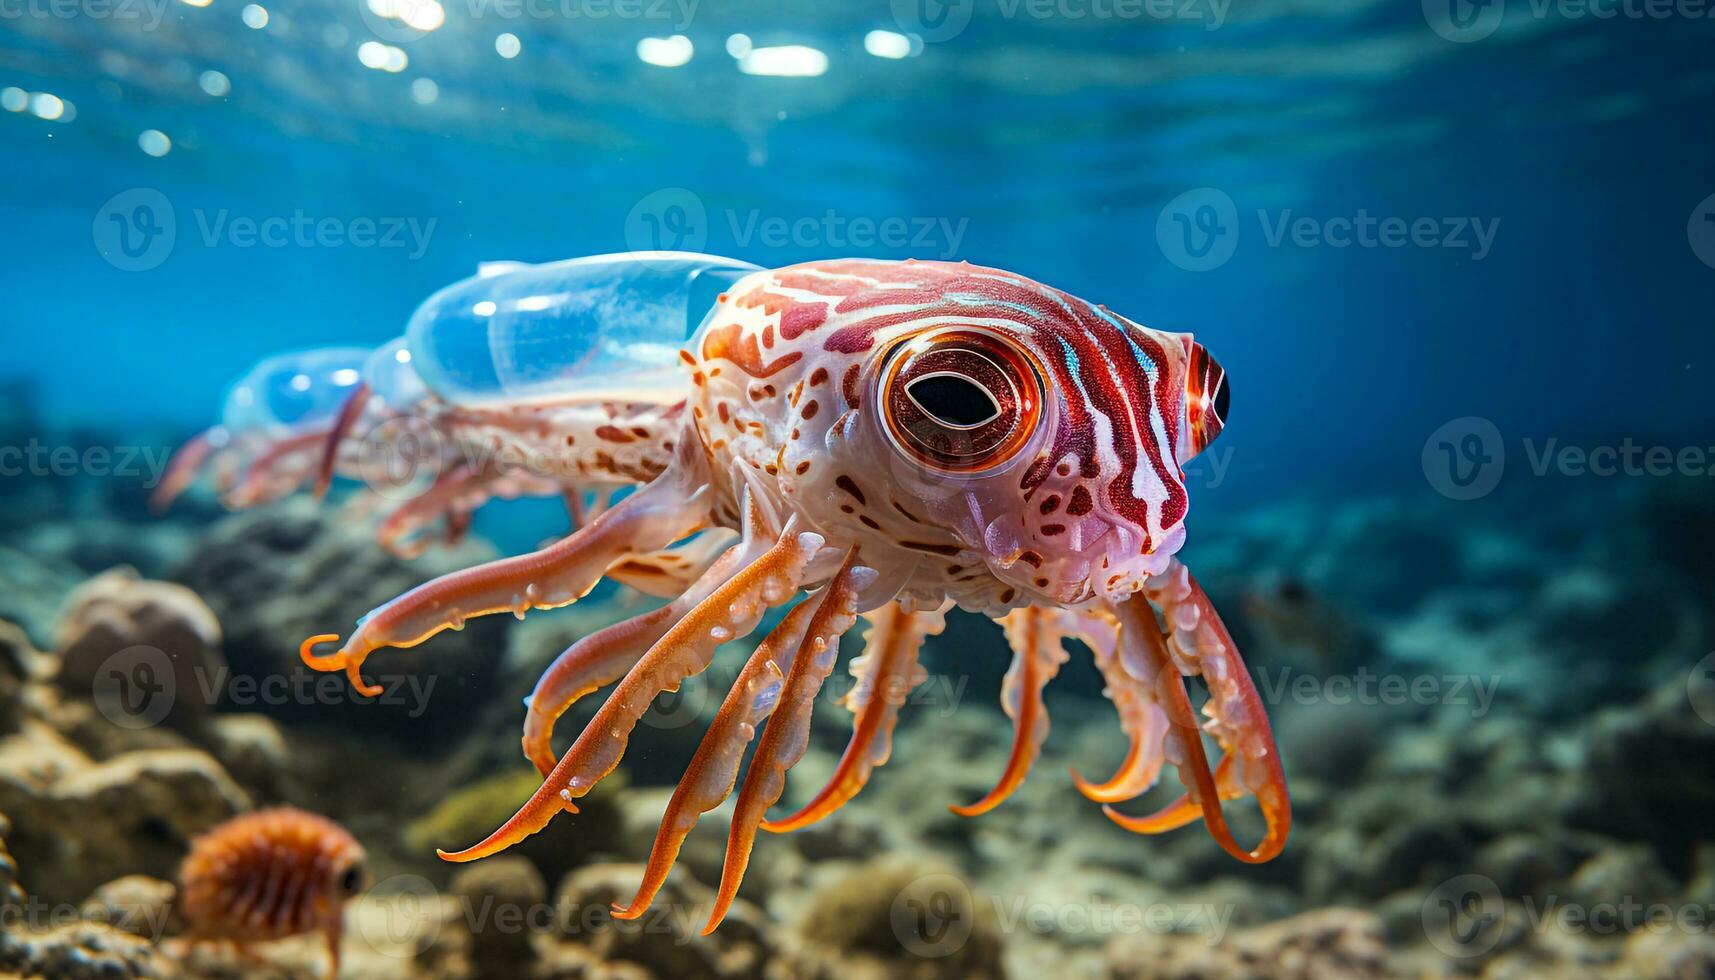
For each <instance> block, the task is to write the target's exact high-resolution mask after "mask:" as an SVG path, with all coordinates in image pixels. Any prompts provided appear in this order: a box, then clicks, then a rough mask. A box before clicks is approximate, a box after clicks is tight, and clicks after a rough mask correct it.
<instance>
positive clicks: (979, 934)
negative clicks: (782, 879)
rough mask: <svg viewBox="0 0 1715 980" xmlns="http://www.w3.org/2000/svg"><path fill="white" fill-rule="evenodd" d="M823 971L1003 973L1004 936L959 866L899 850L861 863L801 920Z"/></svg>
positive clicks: (927, 978) (917, 976)
mask: <svg viewBox="0 0 1715 980" xmlns="http://www.w3.org/2000/svg"><path fill="white" fill-rule="evenodd" d="M798 932H799V934H800V935H802V936H803V938H804V940H805V943H806V946H807V950H806V952H805V954H804V955H805V958H806V959H807V960H808V961H809V962H811V963H814V964H816V969H815V971H814V974H815V975H818V976H829V977H832V976H858V977H909V978H914V980H931V978H941V977H948V978H951V977H999V976H1003V975H1004V974H1005V971H1004V969H1003V967H1002V964H1001V955H1002V953H1001V934H1000V932H999V929H998V928H997V926H996V924H995V922H994V921H993V919H992V917H991V915H990V914H989V910H988V909H987V908H986V907H985V906H984V905H982V904H981V903H980V902H978V901H977V899H976V898H975V896H974V895H973V894H972V891H971V888H970V886H969V885H968V884H967V883H966V882H965V881H964V880H963V879H962V878H960V877H959V876H958V875H957V874H955V873H953V872H952V871H951V870H944V869H940V868H938V867H936V866H935V865H934V864H933V863H932V862H926V861H921V860H913V859H911V858H909V857H906V856H903V855H894V856H890V857H887V858H881V859H877V860H875V861H872V862H870V863H868V864H864V865H860V866H858V867H856V868H854V869H852V870H851V871H849V872H848V873H846V874H844V875H842V876H841V877H839V878H837V879H835V880H833V881H830V882H828V883H827V884H826V885H824V886H823V887H821V888H820V889H818V890H817V891H816V892H815V893H814V894H813V895H812V896H811V898H810V902H809V905H808V907H807V908H806V909H805V910H804V914H803V917H802V919H801V920H800V921H799V924H798Z"/></svg>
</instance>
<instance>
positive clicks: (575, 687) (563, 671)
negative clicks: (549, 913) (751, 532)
mask: <svg viewBox="0 0 1715 980" xmlns="http://www.w3.org/2000/svg"><path fill="white" fill-rule="evenodd" d="M703 537H708V538H711V539H712V540H713V541H715V542H717V543H718V542H721V541H723V540H727V539H726V537H725V536H724V535H712V534H709V533H708V532H704V535H703ZM698 540H701V538H699V539H698ZM767 543H768V542H767V541H766V539H763V538H760V537H756V536H753V537H751V538H749V539H746V540H744V541H741V542H740V543H739V544H735V545H733V546H732V547H730V548H728V549H727V550H726V551H725V552H724V553H723V554H722V555H721V556H720V557H719V558H717V559H716V560H715V561H714V562H713V563H711V564H710V566H709V567H708V568H707V569H706V570H705V571H704V573H703V575H702V577H701V578H699V579H698V580H697V581H695V582H693V583H691V585H690V586H689V588H688V589H687V590H686V591H685V593H684V594H683V595H681V596H680V597H679V598H678V599H675V600H674V601H673V602H671V603H668V604H667V605H665V606H662V607H661V608H659V609H653V610H650V611H649V612H646V613H643V614H642V615H640V616H633V617H632V618H630V619H627V620H624V621H623V622H620V623H616V624H614V625H612V626H609V627H607V628H606V629H602V630H597V631H596V632H594V633H591V634H590V635H588V636H586V637H584V638H582V639H580V640H578V641H577V642H576V643H573V644H572V645H571V646H569V647H567V648H566V650H565V652H564V653H561V654H560V655H559V656H558V657H557V658H555V660H554V662H553V663H552V664H551V665H549V667H548V669H547V670H546V671H543V673H542V676H541V678H540V679H539V680H537V682H536V689H535V690H534V691H532V692H531V693H530V697H529V700H528V701H527V707H528V708H529V711H528V712H527V713H526V715H525V718H524V754H525V756H527V757H528V758H529V759H530V761H531V762H533V763H535V764H536V769H537V771H538V772H540V773H541V774H542V775H543V776H547V775H548V774H549V773H550V772H552V771H553V770H554V764H555V760H554V754H553V748H552V744H551V743H552V739H553V736H554V723H555V722H556V721H558V720H559V718H560V716H561V715H563V714H565V713H566V711H567V710H568V709H570V708H571V706H572V705H573V704H575V703H576V702H577V701H578V699H580V698H582V697H584V696H585V695H587V694H590V693H592V692H594V691H596V690H599V689H600V688H603V687H606V686H607V685H609V684H611V683H613V682H614V681H616V680H619V679H620V678H621V677H623V676H625V673H626V672H627V671H629V670H630V669H631V668H632V666H633V665H635V664H636V663H637V661H638V660H639V659H640V658H641V657H642V656H643V655H644V654H645V653H648V652H649V648H650V647H652V646H654V645H655V643H656V642H657V641H659V640H660V639H661V637H662V636H663V635H664V634H665V633H666V632H667V631H668V630H669V629H671V628H672V627H673V625H674V624H675V623H677V622H679V621H680V620H682V619H684V618H685V616H686V615H687V614H689V613H690V612H691V610H693V609H695V608H696V607H697V605H698V603H701V602H702V601H703V600H704V599H706V598H708V596H709V594H710V593H712V592H713V591H714V590H715V589H716V588H718V587H719V586H720V585H721V583H723V582H725V581H727V580H728V579H730V578H732V577H733V575H734V574H735V573H736V572H737V571H738V570H739V569H741V568H744V567H747V566H749V565H750V564H752V563H754V562H755V561H757V560H758V559H759V558H761V557H762V556H763V554H764V553H765V546H766V545H767ZM629 560H630V559H622V562H621V563H622V564H623V563H625V562H626V561H629ZM608 575H609V577H613V569H611V568H610V569H608Z"/></svg>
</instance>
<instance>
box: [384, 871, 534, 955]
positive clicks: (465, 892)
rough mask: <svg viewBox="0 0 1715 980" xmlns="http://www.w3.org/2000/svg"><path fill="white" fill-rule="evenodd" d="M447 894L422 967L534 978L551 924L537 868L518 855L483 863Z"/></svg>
mask: <svg viewBox="0 0 1715 980" xmlns="http://www.w3.org/2000/svg"><path fill="white" fill-rule="evenodd" d="M447 892H448V897H449V898H450V899H451V901H450V902H448V903H444V904H445V906H446V907H445V910H444V912H445V919H444V921H443V922H442V926H441V928H440V929H439V930H438V932H437V934H436V936H435V939H434V942H433V943H432V944H429V945H427V946H426V947H425V948H424V949H423V950H422V951H421V952H420V953H419V955H418V957H417V959H418V962H419V964H421V965H423V966H426V967H428V968H429V970H430V972H432V973H436V974H442V975H458V976H465V975H471V974H473V973H475V974H480V975H484V976H504V977H524V976H529V975H530V973H531V971H532V970H533V969H534V967H535V964H536V961H537V952H536V939H535V937H536V936H537V935H540V934H543V933H544V932H545V931H546V930H545V925H546V923H547V922H548V921H551V919H549V918H548V917H547V915H546V914H545V913H546V912H547V910H548V909H549V906H548V904H547V900H548V884H547V882H546V881H544V880H543V879H542V876H541V874H539V873H538V872H537V871H536V868H535V866H534V865H532V864H531V863H530V862H529V861H526V860H525V859H523V858H520V857H512V856H501V857H496V858H493V859H492V860H488V861H482V862H479V863H477V864H473V865H469V866H466V867H464V868H461V869H460V870H459V871H458V872H457V873H456V874H454V875H453V878H452V881H451V882H450V883H449V884H448V886H447Z"/></svg>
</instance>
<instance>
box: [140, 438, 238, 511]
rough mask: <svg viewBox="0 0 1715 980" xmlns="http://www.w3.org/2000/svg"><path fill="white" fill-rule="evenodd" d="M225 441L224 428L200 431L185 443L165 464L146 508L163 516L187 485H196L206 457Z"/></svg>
mask: <svg viewBox="0 0 1715 980" xmlns="http://www.w3.org/2000/svg"><path fill="white" fill-rule="evenodd" d="M225 441H226V429H225V428H224V427H222V426H218V425H217V426H214V427H213V428H210V429H204V430H203V431H201V432H199V433H197V434H196V435H194V436H192V437H191V438H189V439H187V440H185V443H184V445H182V446H180V447H179V448H178V449H177V450H176V451H175V452H174V453H173V458H172V460H171V461H170V462H168V463H167V472H166V475H165V476H163V477H161V482H160V483H159V484H157V485H156V486H155V489H154V491H153V492H151V493H150V494H149V509H150V510H152V511H154V512H155V513H157V514H161V513H165V512H166V510H167V509H168V508H170V507H172V506H173V501H175V500H177V499H179V496H180V495H181V494H183V493H184V492H185V491H186V490H187V489H189V488H190V485H191V484H192V483H194V482H196V478H197V474H199V473H201V472H202V469H203V467H204V466H205V465H206V464H207V463H208V461H209V457H210V456H211V455H212V454H213V453H214V452H215V451H216V450H217V449H219V448H220V447H221V444H222V443H223V442H225Z"/></svg>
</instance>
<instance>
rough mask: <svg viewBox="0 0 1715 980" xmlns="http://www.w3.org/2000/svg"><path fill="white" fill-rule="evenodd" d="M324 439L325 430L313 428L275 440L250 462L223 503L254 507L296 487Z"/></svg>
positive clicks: (307, 473)
mask: <svg viewBox="0 0 1715 980" xmlns="http://www.w3.org/2000/svg"><path fill="white" fill-rule="evenodd" d="M326 439H327V430H326V429H315V430H312V431H309V432H300V433H298V434H297V435H292V436H287V437H285V438H283V439H279V440H276V441H275V442H273V443H272V444H270V445H269V446H268V447H267V448H266V449H264V450H263V451H262V452H261V453H260V454H258V455H257V456H256V458H255V459H254V460H252V461H251V462H250V465H249V467H248V468H246V469H245V471H244V475H243V477H242V478H240V479H239V481H238V485H237V486H236V487H234V488H233V489H232V490H231V491H230V492H229V493H228V494H227V505H228V506H231V507H236V508H244V507H254V506H256V505H257V504H263V503H267V502H269V501H271V500H275V499H278V498H279V497H281V496H284V495H285V494H288V493H290V492H292V491H293V490H296V489H297V488H298V487H299V486H301V485H302V484H303V482H304V478H305V477H307V476H308V475H309V474H310V473H311V472H313V468H314V465H315V464H314V462H313V461H312V460H313V459H315V458H319V451H320V448H321V446H322V444H323V442H324V441H325V440H326ZM312 454H315V455H314V456H312Z"/></svg>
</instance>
